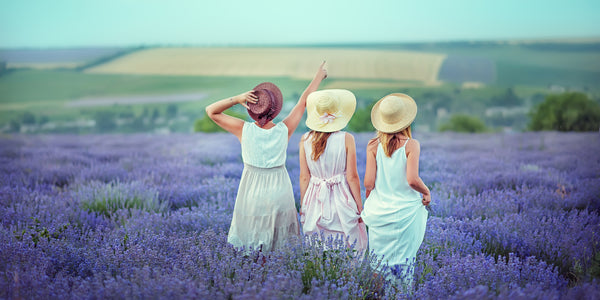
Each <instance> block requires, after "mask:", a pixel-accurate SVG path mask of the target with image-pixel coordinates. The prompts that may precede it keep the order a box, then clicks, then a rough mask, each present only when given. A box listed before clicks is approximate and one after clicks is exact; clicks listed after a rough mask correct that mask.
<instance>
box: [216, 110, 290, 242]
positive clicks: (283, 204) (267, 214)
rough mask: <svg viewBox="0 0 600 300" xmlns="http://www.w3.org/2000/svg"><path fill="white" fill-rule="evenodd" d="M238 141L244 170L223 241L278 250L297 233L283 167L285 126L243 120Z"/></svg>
mask: <svg viewBox="0 0 600 300" xmlns="http://www.w3.org/2000/svg"><path fill="white" fill-rule="evenodd" d="M241 144H242V160H243V161H244V170H243V171H242V178H241V179H240V185H239V188H238V193H237V197H236V199H235V206H234V208H233V218H232V220H231V227H230V228H229V234H228V237H227V241H228V242H229V243H231V244H232V245H234V246H235V247H246V248H247V249H248V248H254V249H261V250H262V251H270V250H274V249H278V248H280V247H281V246H283V245H284V244H285V242H286V240H287V239H288V238H290V237H295V236H298V235H299V234H300V232H299V224H298V213H297V211H296V206H295V201H294V193H293V190H292V182H291V181H290V177H289V174H288V172H287V169H286V168H285V160H286V151H287V146H288V128H287V127H286V125H285V124H284V123H283V122H281V123H277V125H275V127H273V128H270V129H263V128H260V127H258V126H257V125H256V124H254V123H253V122H245V123H244V128H243V131H242V139H241Z"/></svg>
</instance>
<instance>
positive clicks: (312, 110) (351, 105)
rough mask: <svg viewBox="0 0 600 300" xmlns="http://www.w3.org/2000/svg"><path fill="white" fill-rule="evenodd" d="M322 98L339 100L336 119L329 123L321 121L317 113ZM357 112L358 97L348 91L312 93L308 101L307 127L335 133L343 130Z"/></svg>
mask: <svg viewBox="0 0 600 300" xmlns="http://www.w3.org/2000/svg"><path fill="white" fill-rule="evenodd" d="M322 96H330V97H334V98H337V99H338V111H337V112H334V113H335V114H336V118H335V119H333V120H331V121H330V122H329V123H324V122H323V121H322V120H321V118H320V117H321V115H320V114H319V112H318V111H317V106H316V105H317V100H318V99H319V98H320V97H322ZM355 110H356V97H355V96H354V94H353V93H352V92H350V91H348V90H343V89H328V90H320V91H316V92H312V93H310V95H308V98H307V99H306V127H308V128H310V129H312V130H314V131H319V132H334V131H338V130H342V129H343V128H344V127H346V125H348V122H350V119H351V118H352V115H353V114H354V111H355Z"/></svg>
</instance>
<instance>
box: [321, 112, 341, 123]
mask: <svg viewBox="0 0 600 300" xmlns="http://www.w3.org/2000/svg"><path fill="white" fill-rule="evenodd" d="M341 116H342V115H341V114H337V115H336V114H330V113H323V115H321V116H320V117H319V120H321V123H323V124H329V123H331V122H333V120H335V119H336V118H339V117H341Z"/></svg>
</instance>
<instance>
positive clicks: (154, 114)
mask: <svg viewBox="0 0 600 300" xmlns="http://www.w3.org/2000/svg"><path fill="white" fill-rule="evenodd" d="M158 117H160V112H159V111H158V108H154V109H153V110H152V117H150V118H151V119H152V121H153V122H154V121H156V119H158Z"/></svg>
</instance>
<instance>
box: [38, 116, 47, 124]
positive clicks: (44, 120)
mask: <svg viewBox="0 0 600 300" xmlns="http://www.w3.org/2000/svg"><path fill="white" fill-rule="evenodd" d="M49 121H50V118H48V116H46V115H41V116H40V117H39V118H38V120H37V122H38V124H39V125H44V124H46V123H48V122H49Z"/></svg>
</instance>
